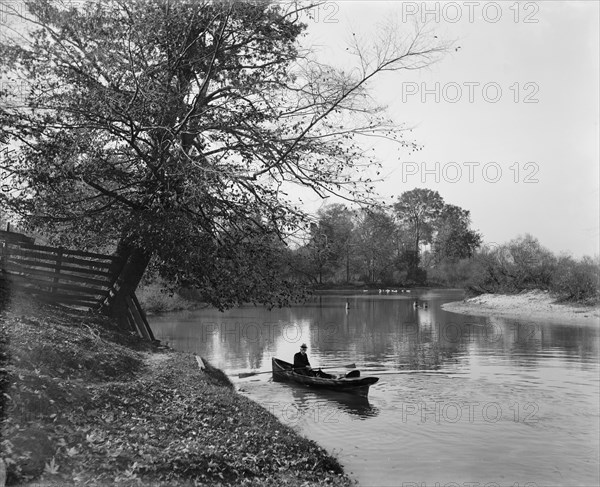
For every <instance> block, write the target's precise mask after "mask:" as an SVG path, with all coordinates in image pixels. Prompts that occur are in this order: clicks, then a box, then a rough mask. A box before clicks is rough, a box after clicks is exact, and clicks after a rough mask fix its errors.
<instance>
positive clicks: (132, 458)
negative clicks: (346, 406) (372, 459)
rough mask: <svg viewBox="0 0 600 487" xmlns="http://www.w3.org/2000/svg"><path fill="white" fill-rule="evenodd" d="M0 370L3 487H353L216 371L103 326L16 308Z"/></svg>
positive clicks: (81, 317)
mask: <svg viewBox="0 0 600 487" xmlns="http://www.w3.org/2000/svg"><path fill="white" fill-rule="evenodd" d="M0 361H1V363H0V373H1V374H0V387H1V389H2V390H1V392H2V399H1V401H2V404H1V406H2V417H1V419H2V424H1V428H2V430H1V431H2V435H1V444H0V445H1V449H0V456H1V457H2V459H3V462H4V464H5V468H6V475H7V485H17V484H18V485H27V484H28V483H34V484H35V485H39V484H41V485H57V486H58V485H61V486H63V485H103V486H104V485H136V486H137V485H156V486H159V485H164V486H167V485H177V486H179V485H211V486H213V485H256V486H275V485H277V486H279V485H288V486H301V485H303V486H305V485H335V486H347V485H351V484H352V481H351V480H349V479H348V477H346V476H345V475H344V473H343V470H342V467H341V466H340V464H339V462H338V461H337V460H336V459H335V458H333V457H331V456H330V455H329V454H328V453H327V452H326V451H325V450H323V449H322V448H320V447H319V446H318V445H317V444H316V443H314V442H312V441H310V440H308V439H306V438H303V437H301V436H299V435H298V434H297V433H296V432H294V430H292V429H291V428H289V427H287V426H285V425H283V424H282V423H281V422H279V421H278V420H277V419H276V418H275V417H274V416H273V415H272V414H270V413H269V412H268V411H266V410H265V409H264V408H262V407H260V406H259V405H257V404H255V403H254V402H252V401H250V400H249V399H247V398H245V397H244V396H241V395H239V394H237V392H236V391H235V390H234V389H233V387H232V385H231V383H230V382H229V380H228V378H227V376H226V375H225V374H223V373H222V372H221V371H219V370H218V369H215V368H213V367H211V366H210V364H208V366H207V369H206V370H205V371H204V372H202V371H200V370H199V369H198V367H197V364H196V360H195V358H194V357H193V356H192V355H189V354H183V353H177V352H174V351H172V350H170V349H168V348H166V347H157V346H156V345H151V344H149V343H146V342H143V341H141V340H140V339H139V338H137V337H136V336H134V335H132V334H128V333H124V332H122V331H121V330H119V329H118V328H117V327H116V326H115V324H114V323H113V322H112V321H110V320H109V319H107V318H104V317H102V316H98V315H94V314H91V313H84V312H78V311H72V310H65V309H63V308H58V307H51V306H41V305H40V306H37V305H31V303H29V302H27V301H26V300H17V299H15V300H13V301H12V302H11V303H10V305H9V306H8V307H7V309H5V310H4V311H2V312H0ZM0 468H2V466H1V465H0Z"/></svg>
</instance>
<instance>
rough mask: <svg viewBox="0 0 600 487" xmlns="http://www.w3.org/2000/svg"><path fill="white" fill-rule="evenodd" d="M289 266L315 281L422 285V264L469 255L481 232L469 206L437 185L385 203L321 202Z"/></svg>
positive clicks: (454, 260) (449, 261)
mask: <svg viewBox="0 0 600 487" xmlns="http://www.w3.org/2000/svg"><path fill="white" fill-rule="evenodd" d="M316 217H317V218H316V222H315V223H313V224H312V225H311V227H310V233H309V235H308V237H307V239H306V243H304V244H303V245H302V246H300V247H299V248H297V249H295V250H294V251H292V253H293V256H292V268H293V269H294V271H295V272H296V273H297V275H298V276H303V277H304V278H305V279H307V280H308V281H309V282H311V283H312V284H315V285H328V284H352V283H362V284H365V285H393V284H396V285H400V284H402V285H423V284H426V282H427V269H429V268H433V267H435V266H439V265H441V264H443V263H446V264H454V265H455V264H457V263H458V262H460V261H461V260H464V259H471V258H472V257H473V256H474V254H475V252H476V250H477V248H479V246H480V245H481V242H482V237H481V235H480V234H479V233H478V232H476V231H474V230H472V229H471V228H470V226H471V221H470V214H469V211H468V210H465V209H462V208H460V207H458V206H455V205H451V204H447V203H445V202H444V200H443V198H442V197H441V196H440V194H439V193H438V192H437V191H432V190H429V189H419V188H416V189H413V190H412V191H407V192H405V193H402V194H401V195H400V196H399V197H398V199H397V201H396V202H395V203H394V204H393V205H390V206H388V207H384V206H379V207H367V208H362V209H359V210H352V209H350V208H348V207H347V206H345V205H344V204H332V205H328V206H326V207H324V208H322V209H321V210H320V211H319V212H318V214H317V215H316Z"/></svg>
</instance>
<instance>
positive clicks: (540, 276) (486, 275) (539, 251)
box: [469, 235, 600, 303]
mask: <svg viewBox="0 0 600 487" xmlns="http://www.w3.org/2000/svg"><path fill="white" fill-rule="evenodd" d="M474 265H475V269H474V272H473V276H472V278H471V279H470V282H469V288H470V289H471V290H472V291H474V292H476V293H509V294H510V293H518V292H521V291H523V290H530V289H541V290H549V291H552V292H553V293H555V294H556V295H558V296H560V297H561V298H562V299H564V300H566V301H575V302H590V303H593V302H597V301H598V298H599V295H600V285H599V283H598V276H599V275H600V272H599V270H600V265H599V264H598V261H597V259H596V260H594V259H591V258H590V257H583V258H582V259H581V260H579V261H578V260H575V259H573V258H572V257H569V256H561V257H556V256H555V255H554V254H552V252H550V251H549V250H548V249H546V248H544V247H543V246H542V245H541V244H540V243H539V241H538V240H537V239H536V238H534V237H532V236H531V235H525V236H523V237H519V238H516V239H514V240H511V241H510V242H508V243H506V244H503V245H498V246H486V247H484V248H483V249H482V251H481V252H480V253H478V254H477V255H476V257H475V259H474Z"/></svg>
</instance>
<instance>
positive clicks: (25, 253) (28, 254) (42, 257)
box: [8, 248, 117, 269]
mask: <svg viewBox="0 0 600 487" xmlns="http://www.w3.org/2000/svg"><path fill="white" fill-rule="evenodd" d="M8 252H9V254H10V255H11V258H15V259H24V260H29V259H33V260H37V261H49V262H54V261H55V260H56V258H57V254H56V253H54V252H52V253H45V254H44V253H40V252H37V251H30V250H28V249H20V248H19V249H17V250H16V251H15V250H12V249H10V248H9V251H8ZM62 262H63V263H67V264H75V265H81V266H83V267H84V268H86V269H89V268H93V267H97V268H100V269H112V268H114V266H116V264H117V262H116V261H115V262H101V261H97V260H86V259H78V258H77V257H68V256H65V255H63V257H62Z"/></svg>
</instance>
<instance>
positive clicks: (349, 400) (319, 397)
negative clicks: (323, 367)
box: [290, 383, 379, 423]
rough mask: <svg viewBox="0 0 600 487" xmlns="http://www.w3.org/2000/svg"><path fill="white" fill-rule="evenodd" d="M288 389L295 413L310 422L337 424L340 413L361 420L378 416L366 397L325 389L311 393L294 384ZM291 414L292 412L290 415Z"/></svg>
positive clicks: (311, 391)
mask: <svg viewBox="0 0 600 487" xmlns="http://www.w3.org/2000/svg"><path fill="white" fill-rule="evenodd" d="M290 389H291V391H292V396H293V397H294V405H295V408H297V413H298V414H299V415H302V416H305V417H306V418H307V419H308V420H310V421H313V420H314V421H317V422H322V423H328V422H329V423H337V422H338V421H339V413H340V412H341V413H346V414H348V415H349V416H352V417H355V418H356V419H361V420H363V419H367V418H373V417H375V416H377V415H378V414H379V408H377V407H376V406H373V405H372V404H371V403H370V402H369V398H368V397H366V396H357V395H355V394H347V393H345V392H337V391H329V390H326V389H320V390H319V391H313V390H311V389H308V388H306V387H304V386H303V385H302V384H294V383H290ZM293 413H294V411H292V412H291V413H290V415H291V414H293Z"/></svg>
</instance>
